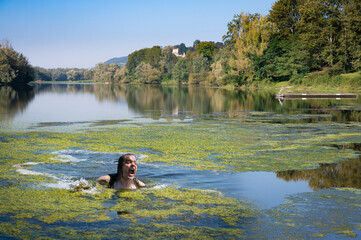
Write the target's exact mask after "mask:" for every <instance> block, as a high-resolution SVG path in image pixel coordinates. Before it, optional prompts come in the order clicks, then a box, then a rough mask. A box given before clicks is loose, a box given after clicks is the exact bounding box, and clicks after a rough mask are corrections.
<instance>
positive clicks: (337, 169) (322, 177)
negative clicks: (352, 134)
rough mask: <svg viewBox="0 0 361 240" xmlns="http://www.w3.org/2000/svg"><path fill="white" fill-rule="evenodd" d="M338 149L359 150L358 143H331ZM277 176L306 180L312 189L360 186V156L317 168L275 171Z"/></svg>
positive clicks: (286, 178) (360, 146) (292, 179)
mask: <svg viewBox="0 0 361 240" xmlns="http://www.w3.org/2000/svg"><path fill="white" fill-rule="evenodd" d="M332 146H333V147H336V148H339V149H354V150H355V151H357V152H360V151H361V144H360V143H353V144H348V145H332ZM277 177H278V178H281V179H283V180H286V181H300V180H303V181H308V183H309V186H310V187H311V188H312V189H313V190H317V189H325V188H332V187H349V188H359V189H360V188H361V156H359V157H358V158H357V159H352V160H348V161H342V162H338V163H333V164H321V165H320V168H318V169H311V170H290V171H280V172H277Z"/></svg>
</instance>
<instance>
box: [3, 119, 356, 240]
mask: <svg viewBox="0 0 361 240" xmlns="http://www.w3.org/2000/svg"><path fill="white" fill-rule="evenodd" d="M264 114H267V113H263V114H259V116H256V117H254V118H253V119H252V120H249V121H246V120H245V119H244V118H239V117H238V116H237V114H235V116H233V117H230V118H223V119H221V120H217V119H206V120H204V119H202V118H199V119H194V120H192V121H169V122H161V121H152V122H148V123H134V122H132V121H129V122H127V121H124V122H117V121H114V122H113V121H111V122H109V121H108V122H104V123H103V122H94V123H92V124H90V125H89V126H86V127H82V128H78V129H76V130H71V131H58V130H57V126H58V125H56V124H55V125H54V124H51V123H50V125H49V124H42V125H39V126H35V127H33V128H31V129H28V130H26V131H12V130H6V129H1V131H2V134H1V138H0V166H1V168H0V238H5V237H13V238H15V239H114V238H115V239H166V238H171V239H240V238H246V239H249V238H254V239H262V238H264V239H269V238H271V239H272V238H275V239H278V238H281V239H302V238H303V239H309V238H323V237H325V238H339V237H343V238H354V237H359V236H361V235H360V231H361V217H360V216H359V213H360V212H361V204H360V203H361V192H360V190H359V189H356V188H330V189H323V190H318V191H315V192H307V193H299V194H294V195H290V196H288V197H287V198H286V199H285V201H284V202H283V203H282V204H280V205H279V206H277V207H275V208H271V209H261V208H258V207H257V206H256V205H255V204H253V203H252V202H250V201H247V200H245V199H244V198H242V196H240V197H234V196H233V197H230V196H229V195H228V194H226V193H223V192H220V191H217V190H215V189H204V188H202V186H200V187H199V188H197V187H196V188H186V187H179V186H178V185H177V183H176V180H175V183H174V184H171V185H166V186H163V185H162V184H161V182H159V181H158V180H157V179H153V180H152V179H145V182H146V183H147V184H148V186H149V187H147V188H144V189H140V190H135V191H115V190H111V189H104V188H101V187H100V186H98V185H97V184H96V183H95V182H94V180H95V179H96V178H97V177H98V175H96V174H100V172H99V170H97V168H98V167H99V166H100V165H99V166H98V165H94V166H93V165H86V164H87V156H86V155H84V159H81V160H79V161H65V160H66V159H64V157H63V156H62V155H61V154H60V153H61V151H68V150H74V151H88V152H97V153H99V154H102V153H103V154H114V155H117V154H119V153H125V152H131V153H135V154H137V156H141V163H142V164H152V166H157V167H158V168H159V169H160V170H159V171H162V170H161V169H162V168H163V167H174V168H177V166H180V167H186V168H189V169H192V170H193V171H199V172H202V171H217V172H252V171H265V172H279V171H287V170H299V171H302V170H308V169H315V168H318V167H319V165H320V164H321V163H322V164H331V163H338V162H342V161H346V160H350V159H354V160H355V159H358V158H359V155H358V152H356V151H355V150H354V149H352V148H347V147H344V148H343V147H337V146H347V145H349V144H353V143H360V142H361V124H360V123H355V122H352V123H347V124H346V123H338V122H315V123H312V124H308V123H287V124H285V123H283V124H280V123H276V122H269V123H267V122H265V119H266V118H267V119H269V116H267V117H266V118H264ZM253 115H256V113H254V114H253ZM274 117H275V118H277V116H272V118H274ZM47 127H50V129H51V131H50V130H48V128H47ZM100 156H102V155H100ZM79 164H83V167H84V166H85V167H84V168H94V173H95V174H94V175H95V176H93V177H88V178H87V179H86V180H85V181H83V183H84V182H85V183H84V185H85V187H84V188H83V187H82V185H81V184H80V185H79V184H78V188H73V187H70V188H69V187H68V188H61V187H51V186H53V185H52V184H55V185H56V183H57V182H58V180H59V178H61V176H59V175H61V174H58V175H56V176H57V177H54V176H55V173H56V169H55V170H52V172H51V171H50V170H49V171H48V172H46V171H45V170H44V169H48V168H49V169H50V166H58V167H59V168H64V169H65V170H66V171H65V172H69V174H70V173H72V174H73V175H76V176H77V177H81V176H82V173H81V172H80V170H78V171H77V168H78V167H79ZM39 169H43V170H44V171H43V172H42V171H39ZM141 171H142V168H140V169H139V173H141ZM139 173H138V174H139ZM70 176H71V174H70ZM184 177H185V178H186V177H187V175H185V176H184ZM64 178H65V177H64ZM89 189H90V190H89Z"/></svg>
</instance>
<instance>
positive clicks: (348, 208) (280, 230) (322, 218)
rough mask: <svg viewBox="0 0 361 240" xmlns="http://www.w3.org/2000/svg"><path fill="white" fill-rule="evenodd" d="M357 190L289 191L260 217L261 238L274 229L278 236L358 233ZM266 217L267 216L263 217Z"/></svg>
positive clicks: (360, 206) (359, 196) (359, 199)
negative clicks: (276, 205)
mask: <svg viewBox="0 0 361 240" xmlns="http://www.w3.org/2000/svg"><path fill="white" fill-rule="evenodd" d="M360 202H361V190H360V189H352V188H351V189H349V188H333V189H327V190H325V189H324V190H319V191H317V192H311V193H300V194H295V195H291V196H289V197H288V198H287V201H286V202H285V203H284V204H282V205H280V206H279V207H276V208H274V209H272V210H269V211H268V212H267V214H268V218H260V223H259V225H262V226H263V229H262V232H253V233H252V234H254V235H256V236H258V237H260V238H262V237H267V236H271V235H272V234H273V233H274V232H277V236H278V237H279V238H281V239H305V238H310V236H313V237H327V238H331V239H338V238H340V237H343V238H345V237H351V238H353V237H356V236H357V235H359V234H361V228H360V226H361V225H360V221H361V219H360V212H361V204H360ZM266 219H267V220H266Z"/></svg>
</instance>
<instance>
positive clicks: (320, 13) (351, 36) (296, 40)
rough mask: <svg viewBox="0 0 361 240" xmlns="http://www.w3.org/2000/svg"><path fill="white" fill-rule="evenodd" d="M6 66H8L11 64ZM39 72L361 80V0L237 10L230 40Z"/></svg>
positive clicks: (61, 76)
mask: <svg viewBox="0 0 361 240" xmlns="http://www.w3.org/2000/svg"><path fill="white" fill-rule="evenodd" d="M21 56H22V55H21ZM0 61H2V60H1V59H0ZM0 67H1V68H0V71H1V72H2V71H3V69H4V67H3V64H1V66H0ZM5 68H6V67H5ZM34 72H35V80H42V81H70V80H75V81H76V80H90V81H92V82H108V83H146V84H148V83H156V84H159V83H181V84H207V85H215V86H263V85H267V84H268V85H272V84H277V83H283V82H287V83H292V84H296V85H297V84H299V85H315V84H320V85H328V84H331V85H333V86H339V85H343V84H345V85H349V86H350V85H351V87H352V86H353V85H354V86H360V85H361V2H360V1H355V0H278V1H276V2H275V3H274V4H273V6H272V8H271V9H270V11H269V14H268V15H267V16H263V15H260V14H250V13H243V12H242V13H240V14H237V15H235V16H234V18H233V19H232V20H231V21H230V22H229V23H228V31H227V33H225V35H224V36H223V42H222V43H220V42H217V43H215V42H212V41H200V40H196V41H194V43H193V45H192V46H189V47H187V46H185V44H184V43H182V44H180V45H176V46H166V47H160V46H153V47H151V48H144V49H140V50H137V51H135V52H133V53H131V54H130V55H129V56H128V59H127V62H126V64H125V65H124V64H117V63H112V64H105V63H99V64H97V65H96V66H95V67H94V68H91V69H60V68H59V69H44V68H40V67H36V68H35V71H34ZM13 73H14V74H15V75H16V73H17V70H16V69H15V71H13ZM30 73H31V72H29V74H30ZM11 74H12V73H11V72H10V75H9V74H8V75H9V76H13V75H14V74H13V75H11ZM29 76H30V75H29ZM19 77H20V75H19V76H17V79H19ZM1 79H3V76H2V77H1ZM6 79H9V77H7V78H6ZM2 81H3V80H2ZM6 81H8V80H6Z"/></svg>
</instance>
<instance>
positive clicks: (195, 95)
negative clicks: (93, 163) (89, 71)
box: [1, 84, 361, 123]
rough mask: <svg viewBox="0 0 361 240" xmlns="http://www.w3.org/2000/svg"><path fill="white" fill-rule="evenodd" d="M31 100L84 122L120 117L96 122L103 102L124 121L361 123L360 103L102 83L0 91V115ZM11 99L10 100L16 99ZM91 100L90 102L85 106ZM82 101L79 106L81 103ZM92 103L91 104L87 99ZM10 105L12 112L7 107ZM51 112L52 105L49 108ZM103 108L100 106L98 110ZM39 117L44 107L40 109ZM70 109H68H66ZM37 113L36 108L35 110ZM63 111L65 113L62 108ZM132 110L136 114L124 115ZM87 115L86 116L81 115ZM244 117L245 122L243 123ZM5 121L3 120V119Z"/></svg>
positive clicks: (209, 89)
mask: <svg viewBox="0 0 361 240" xmlns="http://www.w3.org/2000/svg"><path fill="white" fill-rule="evenodd" d="M34 93H35V95H36V96H40V95H44V94H45V93H47V99H45V100H44V99H43V100H42V101H49V100H50V98H51V97H53V99H51V101H49V102H51V104H55V103H56V102H59V104H61V102H73V103H77V104H75V105H74V106H73V108H80V109H79V110H85V109H88V111H87V112H91V113H92V119H87V116H86V115H84V119H81V121H87V120H97V121H102V120H119V119H124V118H119V117H117V118H116V117H111V118H110V117H106V118H104V116H103V115H99V116H98V117H95V116H94V114H95V113H96V111H97V109H96V108H95V109H91V107H92V106H95V105H96V104H98V105H99V104H100V103H105V104H106V106H107V107H108V108H114V109H113V110H109V111H111V112H116V111H118V113H119V114H120V115H122V116H123V115H124V116H126V117H127V118H128V119H129V118H133V117H139V116H142V117H146V118H152V119H155V120H157V119H160V118H167V119H173V118H180V119H183V118H187V117H189V116H191V117H194V116H199V117H203V118H214V117H217V118H219V117H222V118H227V117H237V118H242V119H243V120H245V121H246V120H252V121H260V122H271V123H272V122H275V123H287V122H303V123H312V122H318V121H342V122H349V121H355V122H361V100H360V99H356V100H355V99H353V100H332V99H323V100H306V101H305V100H292V101H285V102H283V104H282V105H281V104H280V103H279V102H278V100H277V99H275V95H276V92H269V91H228V90H225V89H217V88H210V87H193V86H192V87H188V86H176V85H114V86H112V85H104V84H35V85H34V91H33V92H31V93H30V92H29V91H28V92H26V91H25V93H24V92H23V91H22V92H17V93H16V94H17V97H16V96H14V94H13V93H10V92H9V90H2V91H1V101H2V105H3V106H2V113H3V115H4V114H9V115H11V116H14V115H15V114H16V112H17V111H19V110H17V111H14V110H11V109H15V108H14V104H13V103H10V102H12V101H14V99H17V100H15V101H18V102H22V107H18V109H21V110H24V109H25V108H26V106H27V102H29V101H30V100H32V99H33V98H34ZM16 94H15V95H16ZM90 96H92V97H93V98H94V101H96V102H97V103H95V102H92V106H90V104H86V102H87V101H88V100H85V99H86V97H88V98H90ZM81 100H83V102H84V103H80V102H81ZM92 101H93V99H92ZM115 105H126V106H127V108H124V107H122V109H123V110H122V111H125V112H119V108H116V106H115ZM9 106H11V107H9ZM48 107H52V106H48ZM102 107H103V106H102ZM42 108H44V109H43V111H44V114H43V113H39V114H40V115H45V114H46V107H44V106H42ZM69 109H70V107H69ZM37 110H39V109H37ZM64 110H65V109H64ZM129 111H132V112H134V113H136V114H133V115H132V114H129ZM73 112H74V109H73V110H72V111H70V110H69V112H66V110H65V112H63V116H68V119H65V120H64V119H63V120H62V121H68V122H73V121H77V119H72V114H71V113H73ZM254 112H264V113H267V114H261V115H260V114H258V115H255V114H253V113H254ZM82 114H86V113H82ZM245 117H246V118H245ZM2 118H4V117H2Z"/></svg>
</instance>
